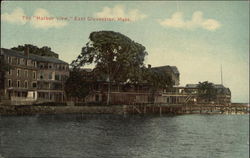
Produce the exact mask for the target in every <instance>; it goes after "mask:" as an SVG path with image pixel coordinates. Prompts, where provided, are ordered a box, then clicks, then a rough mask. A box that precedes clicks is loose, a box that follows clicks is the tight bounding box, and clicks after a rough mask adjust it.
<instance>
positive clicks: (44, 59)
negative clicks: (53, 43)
mask: <svg viewBox="0 0 250 158" xmlns="http://www.w3.org/2000/svg"><path fill="white" fill-rule="evenodd" d="M1 54H6V55H9V56H15V57H19V58H24V59H32V60H35V61H39V62H50V63H56V64H68V63H66V62H65V61H62V60H60V59H58V58H55V57H47V56H39V55H35V54H29V56H26V55H24V52H23V51H15V50H11V49H6V48H1Z"/></svg>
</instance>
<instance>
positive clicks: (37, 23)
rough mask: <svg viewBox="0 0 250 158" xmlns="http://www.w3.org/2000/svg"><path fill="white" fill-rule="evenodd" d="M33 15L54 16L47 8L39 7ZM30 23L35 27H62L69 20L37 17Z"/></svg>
mask: <svg viewBox="0 0 250 158" xmlns="http://www.w3.org/2000/svg"><path fill="white" fill-rule="evenodd" d="M33 17H41V18H43V17H54V16H53V15H51V14H50V13H49V12H48V11H47V10H45V9H42V8H38V9H36V10H35V12H34V15H33ZM30 24H31V25H32V26H33V27H35V28H44V29H46V28H53V27H54V28H60V27H63V26H65V25H67V22H65V21H58V20H57V19H56V18H53V20H38V19H36V18H32V20H31V21H30Z"/></svg>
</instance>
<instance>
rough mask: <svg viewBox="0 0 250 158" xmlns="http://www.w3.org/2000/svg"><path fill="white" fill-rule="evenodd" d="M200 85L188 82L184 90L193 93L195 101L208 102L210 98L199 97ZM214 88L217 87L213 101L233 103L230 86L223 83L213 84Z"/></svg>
mask: <svg viewBox="0 0 250 158" xmlns="http://www.w3.org/2000/svg"><path fill="white" fill-rule="evenodd" d="M198 85H199V84H187V85H186V87H184V88H183V90H184V91H183V92H184V93H187V94H190V95H192V96H193V97H192V101H193V102H197V103H208V102H209V101H208V100H205V99H200V98H199V93H198V90H199V88H198ZM213 88H214V89H215V96H216V97H215V98H214V99H213V101H212V102H213V103H231V91H230V89H229V88H227V87H225V86H223V85H221V84H213Z"/></svg>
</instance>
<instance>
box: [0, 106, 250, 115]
mask: <svg viewBox="0 0 250 158" xmlns="http://www.w3.org/2000/svg"><path fill="white" fill-rule="evenodd" d="M249 112H250V107H249V105H248V104H242V103H232V104H231V105H213V104H196V105H195V104H194V105H183V104H179V105H157V104H156V105H150V104H145V105H109V106H107V105H84V106H66V105H61V106H51V105H50V106H48V105H46V104H45V105H0V115H34V114H119V115H124V114H144V115H147V114H158V115H161V114H174V115H181V114H249Z"/></svg>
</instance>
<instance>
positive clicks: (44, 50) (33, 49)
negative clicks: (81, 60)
mask: <svg viewBox="0 0 250 158" xmlns="http://www.w3.org/2000/svg"><path fill="white" fill-rule="evenodd" d="M26 47H28V48H29V53H31V54H35V55H40V56H48V57H55V58H58V54H56V53H55V52H53V51H51V48H50V47H47V46H43V47H41V48H38V47H37V46H34V45H31V44H25V45H19V46H17V47H13V48H11V49H12V50H16V51H24V50H25V48H26Z"/></svg>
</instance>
